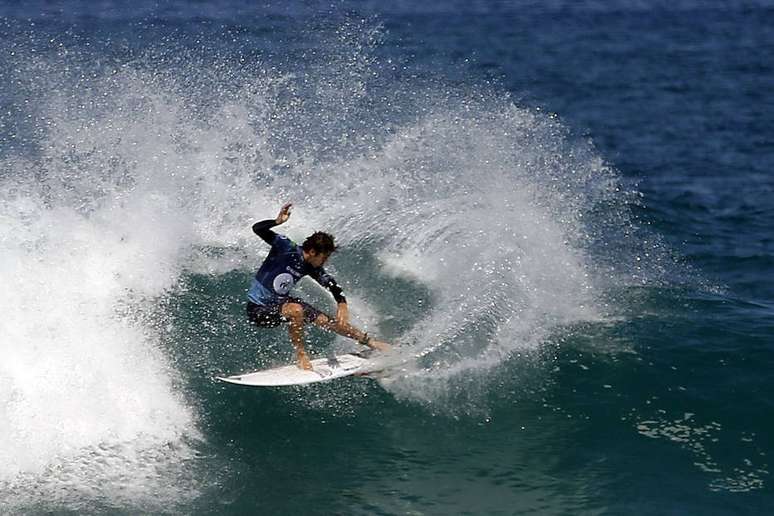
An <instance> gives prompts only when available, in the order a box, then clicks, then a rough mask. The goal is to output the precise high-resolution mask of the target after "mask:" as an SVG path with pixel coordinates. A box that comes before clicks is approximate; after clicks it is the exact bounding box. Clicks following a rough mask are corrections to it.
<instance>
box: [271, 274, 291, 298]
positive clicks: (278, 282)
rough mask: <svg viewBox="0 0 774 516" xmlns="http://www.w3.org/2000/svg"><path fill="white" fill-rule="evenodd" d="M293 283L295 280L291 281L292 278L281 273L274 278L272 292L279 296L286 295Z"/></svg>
mask: <svg viewBox="0 0 774 516" xmlns="http://www.w3.org/2000/svg"><path fill="white" fill-rule="evenodd" d="M294 283H295V280H294V279H293V276H292V275H290V274H288V273H287V272H283V273H282V274H279V275H277V277H276V278H274V292H276V293H277V294H279V295H281V296H284V295H287V293H288V292H290V289H291V288H293V284H294Z"/></svg>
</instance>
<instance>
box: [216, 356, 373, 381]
mask: <svg viewBox="0 0 774 516" xmlns="http://www.w3.org/2000/svg"><path fill="white" fill-rule="evenodd" d="M369 363H370V361H369V360H368V359H367V358H364V357H362V356H359V355H353V354H349V353H347V354H345V355H336V356H335V357H330V358H317V359H315V360H312V369H311V370H304V369H300V368H299V367H298V366H297V365H296V364H292V365H287V366H282V367H275V368H273V369H265V370H263V371H255V372H252V373H245V374H238V375H234V376H225V377H221V376H218V377H217V379H218V380H220V381H222V382H228V383H234V384H237V385H248V386H251V387H279V386H283V385H306V384H309V383H317V382H325V381H328V380H333V379H335V378H341V377H343V376H350V375H353V374H358V373H367V372H369V367H368V364H369Z"/></svg>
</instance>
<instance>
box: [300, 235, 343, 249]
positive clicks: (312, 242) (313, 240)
mask: <svg viewBox="0 0 774 516" xmlns="http://www.w3.org/2000/svg"><path fill="white" fill-rule="evenodd" d="M301 249H303V250H304V251H307V252H309V251H316V252H317V253H322V254H331V253H332V252H333V251H335V250H336V244H335V243H334V242H333V235H330V234H328V233H324V232H322V231H316V232H315V233H313V234H312V235H311V236H310V237H309V238H307V239H306V240H304V244H303V245H302V246H301Z"/></svg>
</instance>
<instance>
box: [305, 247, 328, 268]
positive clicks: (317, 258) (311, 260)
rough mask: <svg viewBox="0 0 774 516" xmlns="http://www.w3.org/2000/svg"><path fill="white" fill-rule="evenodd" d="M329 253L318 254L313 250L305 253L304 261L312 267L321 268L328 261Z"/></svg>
mask: <svg viewBox="0 0 774 516" xmlns="http://www.w3.org/2000/svg"><path fill="white" fill-rule="evenodd" d="M328 257H330V253H318V252H317V251H315V250H314V249H312V250H310V251H307V253H306V256H305V259H306V261H307V263H308V264H309V265H311V266H312V267H322V266H323V265H325V262H327V261H328Z"/></svg>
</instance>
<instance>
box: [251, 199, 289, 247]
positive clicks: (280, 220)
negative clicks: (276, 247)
mask: <svg viewBox="0 0 774 516" xmlns="http://www.w3.org/2000/svg"><path fill="white" fill-rule="evenodd" d="M292 207H293V203H286V204H285V205H284V206H283V207H282V209H281V210H280V212H279V214H278V215H277V218H276V219H274V220H272V219H266V220H262V221H260V222H256V223H255V224H253V233H255V234H256V235H258V236H259V237H261V238H262V239H263V241H264V242H266V243H267V244H269V245H273V244H274V239H275V238H277V233H275V232H274V231H272V230H271V228H273V227H274V226H279V225H280V224H284V223H285V222H287V220H288V219H289V218H290V209H291V208H292Z"/></svg>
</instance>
